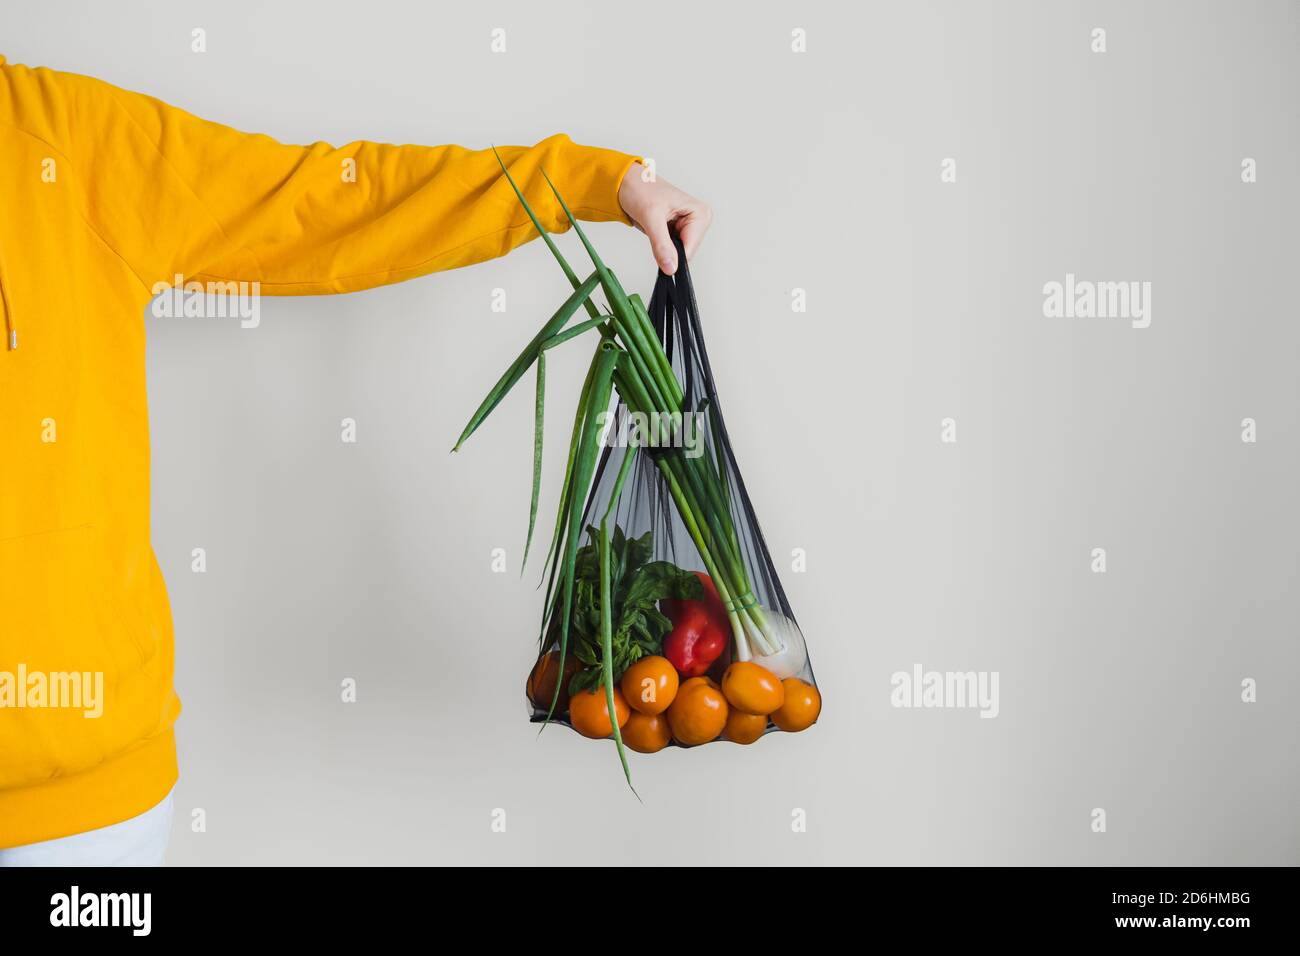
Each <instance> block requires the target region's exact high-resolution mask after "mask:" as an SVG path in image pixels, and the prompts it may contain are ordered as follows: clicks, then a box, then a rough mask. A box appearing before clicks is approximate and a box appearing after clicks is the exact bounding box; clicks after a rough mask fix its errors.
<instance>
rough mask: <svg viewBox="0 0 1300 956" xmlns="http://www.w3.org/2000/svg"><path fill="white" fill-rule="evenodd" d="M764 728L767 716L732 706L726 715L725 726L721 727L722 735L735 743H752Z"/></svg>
mask: <svg viewBox="0 0 1300 956" xmlns="http://www.w3.org/2000/svg"><path fill="white" fill-rule="evenodd" d="M765 730H767V718H766V717H764V716H763V715H762V714H747V713H745V712H744V711H741V710H736V709H735V708H734V707H733V708H732V710H731V713H729V714H728V715H727V726H726V727H724V728H723V730H722V736H723V737H725V738H727V739H728V740H730V741H731V742H732V743H735V744H752V743H753V742H754V741H755V740H757V739H758V738H759V737H761V736H763V731H765Z"/></svg>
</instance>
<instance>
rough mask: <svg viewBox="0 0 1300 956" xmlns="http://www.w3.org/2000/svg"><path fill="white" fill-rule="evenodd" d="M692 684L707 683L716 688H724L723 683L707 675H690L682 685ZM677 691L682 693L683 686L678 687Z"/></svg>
mask: <svg viewBox="0 0 1300 956" xmlns="http://www.w3.org/2000/svg"><path fill="white" fill-rule="evenodd" d="M692 684H706V685H708V686H709V687H712V688H713V689H714V690H722V685H721V684H719V683H718V682H717V681H715V680H714V679H713V678H712V677H709V676H707V675H705V676H703V677H690V678H687V679H686V680H684V681H682V687H689V686H690V685H692ZM677 692H678V693H679V694H680V693H681V688H678V691H677Z"/></svg>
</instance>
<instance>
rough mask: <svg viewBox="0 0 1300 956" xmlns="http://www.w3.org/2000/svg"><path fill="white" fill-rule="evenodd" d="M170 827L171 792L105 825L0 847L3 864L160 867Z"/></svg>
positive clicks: (165, 850)
mask: <svg viewBox="0 0 1300 956" xmlns="http://www.w3.org/2000/svg"><path fill="white" fill-rule="evenodd" d="M171 830H172V795H171V794H170V793H169V794H167V796H166V797H164V798H163V801H162V803H160V804H158V805H157V806H156V807H154V808H153V809H152V810H146V811H145V812H144V813H142V814H140V815H139V816H138V817H132V818H131V819H129V820H123V821H122V822H121V823H114V824H113V825H112V826H109V827H101V828H100V829H98V830H89V831H87V832H85V833H74V834H73V835H72V836H68V837H60V838H59V839H57V840H45V841H42V842H41V843H28V844H27V845H26V846H16V847H13V848H12V849H9V850H0V867H6V866H162V865H163V857H164V856H165V855H166V853H167V839H168V837H170V836H171Z"/></svg>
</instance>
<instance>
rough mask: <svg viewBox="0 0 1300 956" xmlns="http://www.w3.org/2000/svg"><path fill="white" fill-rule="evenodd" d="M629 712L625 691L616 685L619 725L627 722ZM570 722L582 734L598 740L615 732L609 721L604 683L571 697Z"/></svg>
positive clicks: (615, 696)
mask: <svg viewBox="0 0 1300 956" xmlns="http://www.w3.org/2000/svg"><path fill="white" fill-rule="evenodd" d="M628 713H629V710H628V707H627V701H626V700H624V699H623V692H622V691H620V690H619V689H618V688H617V687H615V688H614V716H615V717H617V718H618V725H619V727H622V726H623V725H624V724H626V723H627V717H628ZM569 723H571V724H573V729H574V730H576V731H577V732H578V733H580V734H582V736H584V737H594V738H595V739H597V740H600V739H603V738H605V737H608V736H609V735H610V734H612V733H613V732H614V728H613V726H612V725H611V724H610V722H609V705H608V704H606V703H605V687H604V685H600V686H598V687H596V688H595V689H594V690H583V691H579V692H578V693H576V694H574V695H573V696H572V697H571V698H570V699H569Z"/></svg>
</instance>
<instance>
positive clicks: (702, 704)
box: [667, 677, 731, 747]
mask: <svg viewBox="0 0 1300 956" xmlns="http://www.w3.org/2000/svg"><path fill="white" fill-rule="evenodd" d="M730 709H731V708H730V707H728V706H727V698H726V697H724V696H722V691H720V690H719V689H718V688H717V686H716V685H714V684H713V683H712V682H711V681H708V680H707V679H705V678H702V677H695V678H692V679H691V680H688V681H686V683H684V684H682V686H681V687H680V688H679V689H678V691H677V696H676V697H675V698H674V699H673V702H672V705H671V706H669V708H668V712H667V714H668V726H669V727H670V728H671V729H672V732H673V736H674V737H675V738H677V742H678V743H679V744H682V745H684V746H687V747H693V746H695V745H696V744H703V743H708V742H709V741H710V740H713V739H714V738H715V737H717V736H718V734H720V733H722V728H723V727H724V726H726V723H727V712H728V711H729V710H730Z"/></svg>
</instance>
